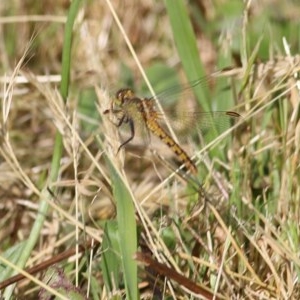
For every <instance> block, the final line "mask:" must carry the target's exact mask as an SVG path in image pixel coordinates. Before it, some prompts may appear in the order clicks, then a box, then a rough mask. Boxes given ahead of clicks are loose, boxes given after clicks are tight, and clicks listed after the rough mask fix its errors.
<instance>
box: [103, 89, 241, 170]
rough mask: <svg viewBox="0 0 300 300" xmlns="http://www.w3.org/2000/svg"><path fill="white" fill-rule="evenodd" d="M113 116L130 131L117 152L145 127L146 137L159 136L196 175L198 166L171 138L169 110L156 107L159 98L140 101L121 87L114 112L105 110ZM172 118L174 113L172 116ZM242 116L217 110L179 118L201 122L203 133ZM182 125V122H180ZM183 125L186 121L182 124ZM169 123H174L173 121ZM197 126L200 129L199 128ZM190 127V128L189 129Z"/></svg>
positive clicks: (118, 123) (129, 90) (139, 98)
mask: <svg viewBox="0 0 300 300" xmlns="http://www.w3.org/2000/svg"><path fill="white" fill-rule="evenodd" d="M108 113H112V114H113V115H114V116H116V119H117V122H116V124H115V125H116V126H117V127H120V126H122V125H123V124H128V125H129V129H130V136H129V137H128V138H127V139H126V140H125V141H124V142H123V143H121V145H120V146H119V148H118V151H117V153H118V152H119V151H120V150H121V149H122V148H123V147H124V146H125V145H127V144H128V143H129V142H130V141H132V140H133V138H134V137H135V133H136V128H137V127H141V126H142V127H143V129H145V130H146V133H147V135H148V136H149V135H150V134H149V132H151V133H152V134H153V135H155V136H156V137H158V138H159V139H160V140H161V141H162V142H163V143H165V144H166V145H167V146H168V147H169V148H170V149H171V151H172V152H173V153H174V154H175V156H176V157H177V159H178V160H179V162H181V163H182V164H183V165H184V167H185V168H186V169H187V170H189V171H190V172H191V173H192V174H194V175H196V174H197V167H196V165H195V163H194V162H193V161H192V159H191V158H190V156H189V155H188V154H187V152H186V151H185V150H184V149H183V147H182V146H181V145H180V144H179V143H178V142H177V141H175V139H174V138H173V137H172V135H171V134H170V133H169V132H168V129H167V128H168V126H166V120H167V122H168V121H171V117H170V118H168V117H169V116H168V113H167V111H164V113H163V112H161V111H160V110H159V109H158V108H157V105H156V97H151V98H141V97H138V96H137V95H136V94H135V92H134V91H133V90H132V89H130V88H122V89H120V90H118V91H117V92H116V94H115V98H114V99H113V101H112V107H111V109H107V110H105V111H104V114H108ZM170 115H171V114H170ZM239 117H240V115H239V114H238V113H237V112H234V111H215V112H185V113H182V114H181V117H180V118H184V119H185V120H188V122H189V123H190V124H189V125H191V123H192V121H193V122H195V123H196V124H197V123H198V125H199V127H200V130H201V131H202V129H203V128H204V127H209V126H211V125H212V124H211V123H212V122H218V121H221V120H223V121H224V120H225V119H226V120H227V121H228V120H237V119H238V118H239ZM179 122H180V121H179ZM183 122H184V121H183ZM170 124H174V122H173V121H171V122H170ZM198 125H197V127H198ZM190 128H191V127H190Z"/></svg>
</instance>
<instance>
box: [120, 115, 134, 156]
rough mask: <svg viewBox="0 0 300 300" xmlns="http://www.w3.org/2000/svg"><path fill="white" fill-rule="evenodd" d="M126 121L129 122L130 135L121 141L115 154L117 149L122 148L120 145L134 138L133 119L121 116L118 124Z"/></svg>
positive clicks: (122, 145)
mask: <svg viewBox="0 0 300 300" xmlns="http://www.w3.org/2000/svg"><path fill="white" fill-rule="evenodd" d="M124 121H125V122H126V123H127V122H128V124H129V128H130V137H129V138H128V139H127V140H126V141H125V142H123V143H122V144H121V145H120V146H119V148H118V151H117V154H118V153H119V151H120V150H121V149H122V147H124V146H125V145H126V144H128V143H129V142H130V141H131V140H132V139H133V138H134V133H135V132H134V124H133V121H132V120H131V119H126V120H125V119H124V117H123V118H121V120H120V122H119V124H120V125H119V126H121V125H122V123H123V122H124Z"/></svg>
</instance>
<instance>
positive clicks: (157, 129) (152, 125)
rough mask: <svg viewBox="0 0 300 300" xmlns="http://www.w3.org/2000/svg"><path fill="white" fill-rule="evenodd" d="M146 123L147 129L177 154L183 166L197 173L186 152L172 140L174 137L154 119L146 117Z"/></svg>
mask: <svg viewBox="0 0 300 300" xmlns="http://www.w3.org/2000/svg"><path fill="white" fill-rule="evenodd" d="M145 121H146V124H147V127H148V129H149V130H150V131H151V132H152V133H153V134H154V135H156V136H157V137H158V138H160V139H161V140H162V141H163V142H164V143H165V144H166V145H167V146H168V147H169V148H170V149H171V150H172V151H173V152H174V154H175V155H176V156H177V158H178V160H179V161H181V162H182V163H183V164H184V165H185V167H186V168H187V169H188V170H190V171H191V172H192V173H193V174H197V167H196V166H195V164H194V163H193V161H192V160H191V159H190V157H189V156H188V155H187V153H186V152H185V151H184V150H183V149H182V148H181V147H180V146H179V145H178V144H177V143H176V142H175V141H174V139H173V138H172V137H171V136H170V135H169V134H167V133H166V131H165V130H164V129H163V128H162V127H161V126H160V125H159V124H158V123H157V122H156V120H155V119H153V118H152V119H148V118H146V120H145Z"/></svg>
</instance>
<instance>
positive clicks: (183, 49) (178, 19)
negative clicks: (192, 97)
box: [165, 0, 211, 111]
mask: <svg viewBox="0 0 300 300" xmlns="http://www.w3.org/2000/svg"><path fill="white" fill-rule="evenodd" d="M165 4H166V8H167V12H168V15H169V19H170V24H171V28H172V31H173V37H174V41H175V45H176V49H177V51H178V54H179V57H180V60H181V62H182V65H183V69H184V71H185V73H186V76H187V78H188V80H189V81H193V80H195V79H199V78H201V77H204V76H205V71H204V66H203V64H202V62H201V60H200V58H199V52H198V48H197V44H196V37H195V34H194V31H193V28H192V25H191V22H190V19H189V15H188V12H187V9H186V6H185V4H184V2H183V1H182V0H177V1H173V0H165ZM194 91H195V94H196V95H197V98H198V101H199V103H200V105H201V106H202V108H203V109H204V110H207V111H208V110H211V107H210V103H209V97H208V95H209V92H208V89H207V87H206V86H205V85H203V86H201V85H198V86H196V87H194Z"/></svg>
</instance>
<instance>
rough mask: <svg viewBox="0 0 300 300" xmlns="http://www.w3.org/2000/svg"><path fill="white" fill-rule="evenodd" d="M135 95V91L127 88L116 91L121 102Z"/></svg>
mask: <svg viewBox="0 0 300 300" xmlns="http://www.w3.org/2000/svg"><path fill="white" fill-rule="evenodd" d="M132 97H134V93H133V91H132V90H131V89H128V88H125V89H120V90H118V91H117V93H116V98H117V99H118V100H119V102H120V103H123V102H124V100H126V99H130V98H132Z"/></svg>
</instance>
